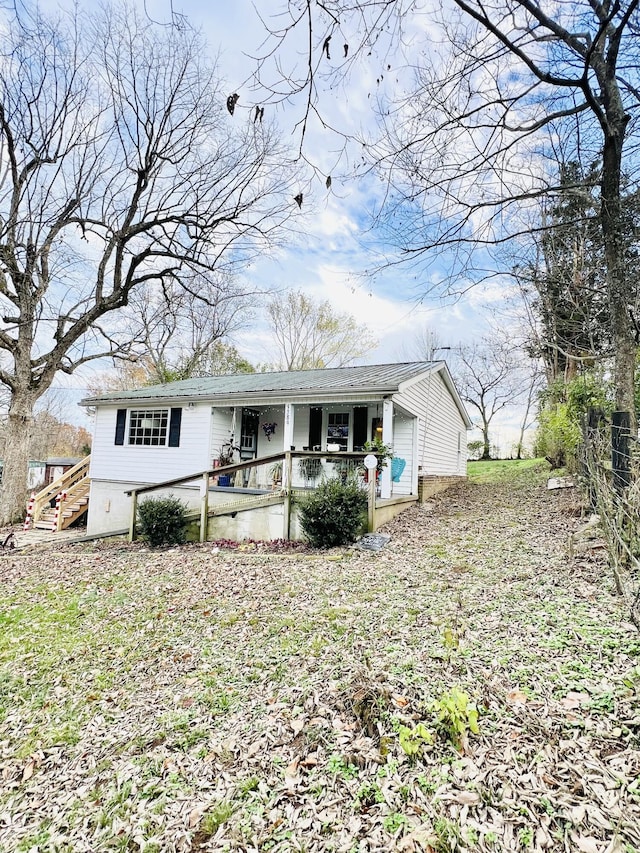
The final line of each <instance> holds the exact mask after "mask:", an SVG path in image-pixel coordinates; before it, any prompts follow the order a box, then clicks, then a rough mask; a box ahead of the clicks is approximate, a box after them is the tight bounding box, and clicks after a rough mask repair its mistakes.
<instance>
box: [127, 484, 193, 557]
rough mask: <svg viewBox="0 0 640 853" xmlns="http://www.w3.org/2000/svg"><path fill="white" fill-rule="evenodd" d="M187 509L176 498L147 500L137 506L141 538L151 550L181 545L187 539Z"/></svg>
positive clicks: (171, 496) (170, 496)
mask: <svg viewBox="0 0 640 853" xmlns="http://www.w3.org/2000/svg"><path fill="white" fill-rule="evenodd" d="M186 514H187V507H186V506H185V504H183V503H182V501H180V500H178V498H175V497H173V495H169V496H168V497H166V498H147V499H146V500H144V501H142V502H141V503H140V504H139V505H138V522H139V524H140V528H141V530H142V537H143V539H145V540H146V541H147V542H148V543H149V544H150V545H151V546H152V547H153V548H157V547H158V546H160V545H182V543H183V542H184V541H185V540H186V538H187V518H186Z"/></svg>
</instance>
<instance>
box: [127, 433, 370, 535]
mask: <svg viewBox="0 0 640 853" xmlns="http://www.w3.org/2000/svg"><path fill="white" fill-rule="evenodd" d="M367 455H369V451H357V452H350V451H339V452H328V451H326V450H324V451H313V450H288V451H286V452H281V453H273V454H270V455H269V456H260V457H257V458H255V459H249V460H246V461H244V462H235V463H234V464H233V465H223V466H221V467H219V468H211V469H209V470H208V471H196V472H195V473H193V474H187V475H185V476H183V477H174V478H173V479H171V480H164V481H163V482H161V483H152V484H150V485H147V486H139V487H138V488H136V489H130V490H129V491H127V492H126V494H128V495H130V496H131V515H130V520H129V539H130V540H131V541H133V540H135V538H136V520H137V514H138V499H139V496H140V495H144V494H149V493H150V492H154V491H157V490H159V489H169V488H171V487H172V486H186V485H188V484H190V483H194V484H195V483H196V482H199V483H200V497H201V501H200V541H201V542H204V541H205V539H206V535H207V524H208V519H209V514H210V513H209V490H210V488H211V487H212V486H215V485H216V484H217V483H219V482H220V478H221V477H227V476H228V477H232V476H233V477H235V479H237V477H236V475H237V474H238V473H242V472H247V475H246V477H245V476H243V477H242V483H241V484H236V485H233V486H230V488H232V489H233V490H234V491H235V492H236V493H237V492H242V491H245V492H248V493H253V492H254V491H255V490H256V489H257V488H259V487H258V486H257V485H255V484H257V483H262V484H263V488H264V493H265V494H268V493H269V489H268V487H267V481H268V479H271V492H273V491H277V492H278V493H279V494H280V495H281V496H282V500H283V503H284V514H285V530H284V533H285V538H288V537H289V531H290V518H291V495H292V491H293V490H294V489H296V488H304V487H306V488H309V487H311V488H313V486H314V485H315V483H316V482H318V481H319V480H320V479H321V477H322V476H327V475H331V476H335V475H336V472H339V473H341V474H342V473H346V471H347V470H348V469H349V468H359V467H360V466H361V464H362V460H363V459H364V457H365V456H367ZM372 455H374V456H375V455H376V454H372ZM304 459H312V460H313V459H315V460H318V463H319V464H316V463H314V464H312V465H310V466H305V465H303V466H299V465H298V466H295V467H294V460H304ZM329 466H331V467H329ZM261 468H266V476H259V475H258V470H259V469H261ZM252 469H255V471H254V472H253V473H252ZM305 470H306V474H307V476H306V477H305ZM314 472H315V473H314ZM278 477H279V480H278V479H277V478H278ZM252 483H253V484H254V485H252ZM370 486H371V487H370V489H369V495H370V497H369V525H370V527H371V529H373V525H374V512H375V480H373V479H372V482H371V484H370Z"/></svg>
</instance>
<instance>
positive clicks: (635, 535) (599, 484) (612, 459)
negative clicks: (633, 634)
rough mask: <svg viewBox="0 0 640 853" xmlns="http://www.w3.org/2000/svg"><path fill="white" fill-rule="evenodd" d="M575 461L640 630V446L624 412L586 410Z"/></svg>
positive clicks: (616, 573) (616, 575) (611, 561)
mask: <svg viewBox="0 0 640 853" xmlns="http://www.w3.org/2000/svg"><path fill="white" fill-rule="evenodd" d="M580 462H581V469H582V470H581V474H582V477H583V479H584V482H585V486H586V490H587V495H588V501H589V504H590V508H591V511H592V512H593V513H595V514H597V516H598V519H599V526H600V529H601V532H602V538H603V541H604V543H605V546H606V548H607V553H608V556H609V563H610V566H611V568H612V571H613V575H614V578H615V582H616V587H617V589H618V592H619V593H620V595H622V596H623V598H624V601H625V604H626V606H627V607H628V609H629V613H630V615H631V619H632V620H633V622H634V624H635V625H636V627H637V628H639V629H640V443H639V442H638V441H637V439H634V438H633V437H632V435H631V433H630V429H629V417H628V413H627V412H614V414H613V416H612V418H611V420H608V419H606V418H605V417H604V416H603V415H602V414H601V413H600V412H597V411H596V410H590V412H589V415H588V418H587V421H586V423H585V426H584V440H583V446H582V453H581V460H580Z"/></svg>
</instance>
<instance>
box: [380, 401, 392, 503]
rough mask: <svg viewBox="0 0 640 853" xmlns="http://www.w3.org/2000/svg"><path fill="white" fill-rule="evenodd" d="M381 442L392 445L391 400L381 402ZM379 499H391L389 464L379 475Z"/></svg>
mask: <svg viewBox="0 0 640 853" xmlns="http://www.w3.org/2000/svg"><path fill="white" fill-rule="evenodd" d="M382 441H383V444H388V445H393V400H383V401H382ZM380 497H381V498H383V499H388V498H390V497H391V465H390V464H389V462H387V464H386V465H385V467H384V468H383V469H382V473H381V474H380Z"/></svg>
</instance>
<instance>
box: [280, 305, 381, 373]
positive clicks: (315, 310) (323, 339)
mask: <svg viewBox="0 0 640 853" xmlns="http://www.w3.org/2000/svg"><path fill="white" fill-rule="evenodd" d="M267 317H268V320H269V325H270V328H271V334H272V335H273V337H274V340H275V342H276V344H277V347H278V354H277V356H276V361H275V364H274V366H275V368H276V369H277V370H308V369H311V368H316V367H344V366H345V365H347V364H351V363H352V362H354V361H355V360H356V359H358V358H362V356H363V355H365V354H366V353H368V352H369V351H370V350H372V349H373V348H374V347H375V346H376V344H377V341H376V340H375V339H374V338H373V336H372V334H371V332H370V331H369V329H368V328H367V326H365V325H362V324H360V323H358V321H357V320H356V319H355V317H353V316H351V314H344V313H343V314H339V313H336V312H335V311H334V310H333V308H332V306H331V303H330V302H328V301H325V302H318V301H315V300H313V299H311V298H310V297H308V296H305V295H304V293H301V292H300V291H289V292H288V293H285V294H283V295H282V296H276V297H274V298H273V299H272V300H271V301H270V302H269V303H268V304H267Z"/></svg>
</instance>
